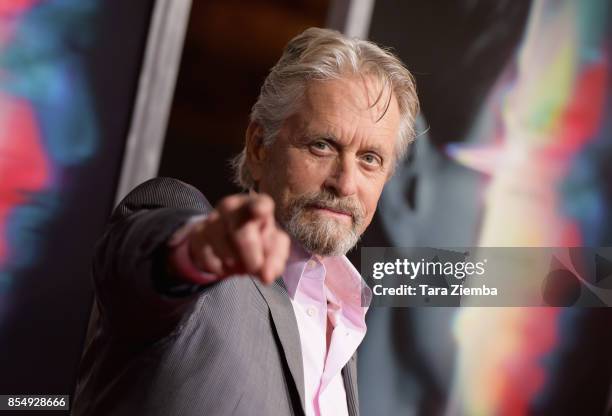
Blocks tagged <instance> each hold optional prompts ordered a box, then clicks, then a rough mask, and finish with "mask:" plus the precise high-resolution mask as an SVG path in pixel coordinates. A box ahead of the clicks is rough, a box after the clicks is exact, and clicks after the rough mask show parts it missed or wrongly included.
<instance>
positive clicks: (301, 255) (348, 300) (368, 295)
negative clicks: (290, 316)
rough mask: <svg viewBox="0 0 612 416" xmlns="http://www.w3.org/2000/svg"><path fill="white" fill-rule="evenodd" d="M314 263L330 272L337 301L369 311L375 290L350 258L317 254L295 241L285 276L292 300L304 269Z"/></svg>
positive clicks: (327, 276) (327, 281)
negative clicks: (319, 264) (311, 262)
mask: <svg viewBox="0 0 612 416" xmlns="http://www.w3.org/2000/svg"><path fill="white" fill-rule="evenodd" d="M311 260H312V261H316V262H318V263H321V264H323V266H324V268H325V270H326V272H325V284H326V286H327V287H328V288H329V290H330V292H331V293H332V295H333V297H334V298H335V299H338V300H341V301H342V302H343V303H345V304H346V306H349V305H350V306H352V307H364V308H366V310H367V308H368V307H369V306H370V302H371V301H372V291H371V290H370V288H369V287H368V285H367V284H366V283H365V281H364V280H363V279H362V278H361V274H360V273H359V271H358V270H357V269H356V268H355V266H353V264H352V263H351V262H350V260H349V259H348V258H347V257H346V256H330V257H322V256H317V255H313V254H310V253H308V252H307V251H306V250H305V249H304V248H303V247H302V245H301V244H300V243H298V242H296V241H295V240H293V239H292V240H291V249H290V252H289V259H288V260H287V266H286V267H285V272H284V273H283V281H284V283H285V286H286V287H287V292H288V294H289V297H291V299H294V298H295V293H296V291H297V289H298V285H299V283H300V279H301V278H302V276H303V274H304V269H305V268H306V265H307V264H308V262H309V261H311Z"/></svg>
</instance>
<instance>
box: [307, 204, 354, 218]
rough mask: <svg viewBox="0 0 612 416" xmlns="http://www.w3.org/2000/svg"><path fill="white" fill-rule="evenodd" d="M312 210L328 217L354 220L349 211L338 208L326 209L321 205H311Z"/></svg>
mask: <svg viewBox="0 0 612 416" xmlns="http://www.w3.org/2000/svg"><path fill="white" fill-rule="evenodd" d="M310 208H312V209H315V210H317V211H320V212H322V213H324V214H326V215H330V216H335V217H338V218H341V219H343V220H346V219H349V220H351V221H352V220H353V214H352V213H350V212H349V211H344V210H340V209H337V208H330V207H325V206H321V205H311V206H310Z"/></svg>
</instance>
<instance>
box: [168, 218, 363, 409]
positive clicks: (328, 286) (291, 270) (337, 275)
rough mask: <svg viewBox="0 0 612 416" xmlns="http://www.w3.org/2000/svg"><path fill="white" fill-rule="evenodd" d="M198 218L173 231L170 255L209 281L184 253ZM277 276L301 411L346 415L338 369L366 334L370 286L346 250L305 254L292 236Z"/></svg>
mask: <svg viewBox="0 0 612 416" xmlns="http://www.w3.org/2000/svg"><path fill="white" fill-rule="evenodd" d="M201 219H203V216H196V217H193V218H192V219H191V220H190V221H188V223H187V224H186V225H185V226H184V227H182V228H181V229H179V230H178V231H177V232H176V233H175V235H174V236H173V237H172V239H171V240H170V242H169V245H170V246H171V247H173V248H174V251H173V254H172V259H171V261H172V262H173V263H174V265H175V267H176V268H177V270H179V272H180V273H181V274H183V275H184V277H185V278H187V279H188V280H191V281H193V282H203V281H208V282H211V283H212V282H213V281H214V280H216V276H215V275H213V274H210V273H205V272H202V271H200V270H198V269H197V268H196V267H195V265H194V264H193V263H192V262H191V259H190V256H189V253H188V251H189V249H188V244H187V241H188V240H187V236H188V234H189V232H190V231H191V229H192V227H193V226H194V225H195V223H196V222H197V221H199V220H201ZM282 277H283V281H284V283H285V286H286V287H287V292H288V294H289V297H290V299H291V304H292V306H293V311H294V313H295V318H296V321H297V326H298V332H299V334H300V344H301V348H302V360H303V365H304V389H305V400H306V403H305V411H306V416H345V415H346V416H348V408H347V403H346V392H345V390H344V381H343V379H342V373H341V371H342V368H343V367H344V366H345V365H346V363H347V362H348V360H349V359H350V358H351V357H352V355H353V354H354V353H355V351H356V350H357V347H358V346H359V344H360V343H361V341H362V340H363V337H364V336H365V333H366V324H365V314H366V311H367V309H368V308H367V306H362V305H361V302H362V291H365V292H366V293H365V297H364V299H368V301H367V302H366V303H369V299H370V298H371V295H369V292H370V289H369V288H368V287H367V285H366V284H365V282H364V281H363V280H362V278H361V275H360V274H359V272H358V271H357V270H356V269H355V267H354V266H353V265H352V264H351V262H350V261H349V260H348V259H347V258H346V256H339V257H319V256H315V255H310V254H309V253H307V252H306V251H305V250H304V249H303V248H302V247H301V246H300V245H299V244H298V243H296V242H294V241H292V243H291V252H290V254H289V259H288V261H287V267H286V268H285V272H284V273H283V276H282ZM328 322H329V323H328Z"/></svg>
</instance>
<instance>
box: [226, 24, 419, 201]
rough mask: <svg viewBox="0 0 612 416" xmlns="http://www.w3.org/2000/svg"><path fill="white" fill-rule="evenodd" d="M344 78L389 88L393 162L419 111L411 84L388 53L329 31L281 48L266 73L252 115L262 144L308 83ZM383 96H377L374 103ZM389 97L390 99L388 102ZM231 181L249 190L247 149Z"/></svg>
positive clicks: (307, 35) (411, 137) (251, 184)
mask: <svg viewBox="0 0 612 416" xmlns="http://www.w3.org/2000/svg"><path fill="white" fill-rule="evenodd" d="M349 74H368V75H374V76H375V77H377V78H378V79H379V80H380V81H382V83H381V85H383V90H384V85H390V86H391V91H392V92H393V95H394V96H395V98H396V100H397V102H398V105H399V111H400V116H401V121H400V132H399V138H398V145H397V148H396V155H397V157H396V162H398V161H400V160H401V159H402V158H403V157H404V156H405V154H406V152H407V149H408V145H409V144H410V143H411V142H412V141H413V140H414V137H415V132H414V124H415V120H416V116H417V113H418V110H419V102H418V98H417V95H416V86H415V82H414V78H413V77H412V75H411V74H410V72H409V71H408V69H406V67H405V66H404V65H403V64H402V62H401V61H400V60H399V59H398V58H397V57H396V56H395V55H393V54H392V53H391V52H390V51H389V50H386V49H383V48H381V47H379V46H378V45H376V44H374V43H372V42H369V41H365V40H361V39H358V38H349V37H346V36H344V35H343V34H341V33H340V32H337V31H335V30H330V29H320V28H315V27H312V28H309V29H306V30H305V31H304V32H302V33H301V34H299V35H297V36H296V37H294V38H293V39H291V41H289V43H288V44H287V46H286V47H285V50H284V52H283V55H282V56H281V58H280V59H279V61H278V62H277V63H276V65H274V67H273V68H272V69H271V70H270V73H269V74H268V76H267V78H266V80H265V81H264V84H263V85H262V87H261V91H260V93H259V97H258V99H257V102H256V103H255V105H253V108H252V110H251V121H254V122H257V123H258V124H259V125H260V126H261V127H262V130H263V144H264V145H269V144H271V143H272V142H273V141H274V139H275V138H276V136H277V134H278V132H279V131H280V128H281V126H282V124H283V122H284V121H285V120H286V119H287V118H289V117H290V116H291V115H293V114H295V112H297V110H298V108H299V106H300V104H301V98H302V97H303V95H304V91H305V88H306V86H307V83H308V81H324V80H331V79H339V78H342V77H343V76H346V75H349ZM381 96H382V91H381V93H380V96H379V99H380V97H381ZM390 99H391V94H389V100H390ZM231 165H232V167H233V169H234V181H235V183H236V184H237V185H239V186H240V187H242V188H244V189H246V190H248V189H251V188H253V187H254V181H253V178H252V176H251V173H250V172H249V169H248V167H247V163H246V148H245V149H243V150H242V152H241V153H240V154H238V155H237V156H236V157H234V158H233V159H232V161H231Z"/></svg>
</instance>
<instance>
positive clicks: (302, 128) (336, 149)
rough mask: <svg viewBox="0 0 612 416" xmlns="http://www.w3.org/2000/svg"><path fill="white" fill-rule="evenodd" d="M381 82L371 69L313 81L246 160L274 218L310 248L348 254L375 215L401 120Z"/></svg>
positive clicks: (391, 162)
mask: <svg viewBox="0 0 612 416" xmlns="http://www.w3.org/2000/svg"><path fill="white" fill-rule="evenodd" d="M381 88H382V86H381V85H380V84H379V83H378V82H376V80H375V79H374V78H372V77H368V76H366V77H362V76H353V77H350V78H344V79H340V80H331V81H317V82H311V83H310V84H309V86H308V88H307V89H306V92H305V96H304V102H303V105H302V106H301V109H300V110H299V111H298V112H297V113H296V114H294V115H293V116H292V117H290V118H289V119H287V120H286V121H285V122H284V124H283V126H282V128H281V130H280V132H279V135H278V137H277V138H276V140H275V141H274V142H273V143H272V144H271V145H269V146H261V147H260V148H259V149H258V152H257V154H258V157H257V159H258V160H259V161H260V162H256V163H255V164H254V166H253V165H251V171H252V173H253V176H254V178H255V180H256V181H257V182H258V183H259V191H260V192H265V193H268V194H270V195H271V196H272V198H273V199H274V201H275V203H276V214H277V219H278V221H279V222H280V223H281V225H283V227H284V228H285V229H286V230H287V231H288V233H289V234H290V235H291V236H292V237H293V238H294V239H296V240H297V241H299V242H300V243H301V244H302V245H303V246H304V248H305V249H306V250H308V251H309V252H311V253H314V254H319V255H323V256H331V255H341V254H345V253H346V252H347V251H348V250H349V249H350V248H352V247H353V246H354V245H355V244H356V243H357V240H358V239H359V237H360V236H361V234H362V233H363V232H364V231H365V229H366V228H367V226H368V225H369V224H370V222H371V221H372V217H373V216H374V212H375V210H376V205H377V203H378V198H379V197H380V194H381V192H382V190H383V186H384V185H385V182H386V181H387V179H388V178H389V176H390V175H391V172H392V169H393V165H394V163H395V150H396V143H397V138H398V134H399V125H400V113H399V108H398V105H397V101H396V99H395V97H393V96H392V97H391V100H389V99H388V97H389V93H390V92H389V90H388V88H387V89H384V90H383V91H382V96H381V98H380V99H378V98H379V96H380V94H381ZM377 99H378V100H377ZM374 103H376V104H374ZM253 167H254V168H253Z"/></svg>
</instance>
